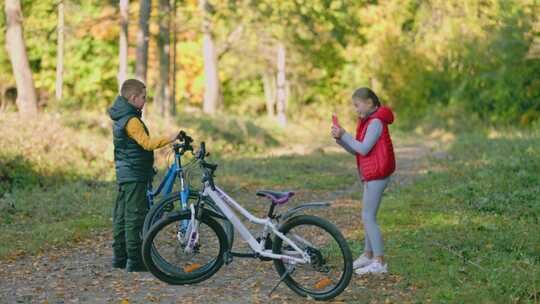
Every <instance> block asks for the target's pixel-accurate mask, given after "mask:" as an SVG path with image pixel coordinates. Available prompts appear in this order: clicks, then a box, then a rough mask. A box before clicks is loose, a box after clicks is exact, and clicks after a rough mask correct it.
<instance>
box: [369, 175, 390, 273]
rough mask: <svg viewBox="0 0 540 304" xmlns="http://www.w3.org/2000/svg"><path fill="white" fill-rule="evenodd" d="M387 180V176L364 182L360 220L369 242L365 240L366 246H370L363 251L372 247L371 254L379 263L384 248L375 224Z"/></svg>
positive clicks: (379, 231)
mask: <svg viewBox="0 0 540 304" xmlns="http://www.w3.org/2000/svg"><path fill="white" fill-rule="evenodd" d="M389 180H390V179H389V178H386V179H382V180H374V181H369V182H367V183H365V184H364V195H363V201H362V203H363V205H362V221H363V222H364V227H365V234H366V238H369V242H368V241H366V246H367V245H368V244H369V246H370V247H369V248H367V247H366V249H365V250H364V252H366V250H367V249H372V251H373V255H374V256H375V258H376V259H377V260H379V262H381V263H383V262H384V261H383V257H384V248H383V239H382V235H381V229H380V228H379V225H378V224H377V212H378V211H379V206H380V204H381V198H382V194H383V192H384V189H385V188H386V186H387V185H388V182H389Z"/></svg>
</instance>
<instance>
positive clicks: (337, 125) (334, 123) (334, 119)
mask: <svg viewBox="0 0 540 304" xmlns="http://www.w3.org/2000/svg"><path fill="white" fill-rule="evenodd" d="M332 125H334V127H336V128H340V126H339V122H338V119H337V116H336V114H332Z"/></svg>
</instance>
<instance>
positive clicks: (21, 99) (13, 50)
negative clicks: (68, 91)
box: [5, 0, 37, 116]
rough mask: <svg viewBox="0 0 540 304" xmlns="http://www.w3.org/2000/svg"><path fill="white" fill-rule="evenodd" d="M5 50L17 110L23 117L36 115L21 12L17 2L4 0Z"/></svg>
mask: <svg viewBox="0 0 540 304" xmlns="http://www.w3.org/2000/svg"><path fill="white" fill-rule="evenodd" d="M5 11H6V49H7V52H8V54H9V58H10V61H11V67H12V68H13V74H14V76H15V82H16V83H17V108H18V109H19V112H20V113H21V114H22V115H24V116H30V115H35V114H37V96H36V88H35V86H34V79H33V78H32V71H31V70H30V64H29V63H28V55H27V54H26V46H25V45H24V38H23V28H22V19H23V18H22V12H21V3H20V1H19V0H5Z"/></svg>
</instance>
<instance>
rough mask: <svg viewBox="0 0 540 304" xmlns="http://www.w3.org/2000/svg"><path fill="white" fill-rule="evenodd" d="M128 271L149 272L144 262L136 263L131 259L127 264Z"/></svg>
mask: <svg viewBox="0 0 540 304" xmlns="http://www.w3.org/2000/svg"><path fill="white" fill-rule="evenodd" d="M126 271H127V272H147V271H148V268H146V265H144V263H143V262H142V261H134V260H131V259H128V260H127V264H126Z"/></svg>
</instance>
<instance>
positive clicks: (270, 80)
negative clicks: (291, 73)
mask: <svg viewBox="0 0 540 304" xmlns="http://www.w3.org/2000/svg"><path fill="white" fill-rule="evenodd" d="M262 79H263V89H264V97H265V100H266V113H267V114H268V116H269V117H274V116H275V115H276V111H275V107H276V78H275V77H274V75H272V73H271V72H269V71H265V72H264V73H263V75H262Z"/></svg>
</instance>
